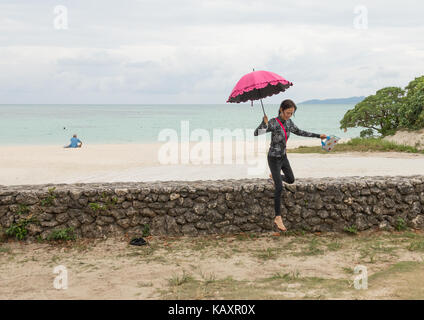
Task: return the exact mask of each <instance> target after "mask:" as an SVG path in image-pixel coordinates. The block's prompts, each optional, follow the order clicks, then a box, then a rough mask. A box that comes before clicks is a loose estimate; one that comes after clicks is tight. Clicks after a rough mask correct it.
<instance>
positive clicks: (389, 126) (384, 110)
mask: <svg viewBox="0 0 424 320" xmlns="http://www.w3.org/2000/svg"><path fill="white" fill-rule="evenodd" d="M403 95H404V91H403V90H402V89H401V88H398V87H387V88H383V89H381V90H378V91H377V92H376V94H374V95H371V96H368V97H366V98H365V99H364V100H362V101H361V102H359V103H358V104H357V105H356V106H355V107H354V109H351V110H348V111H347V112H346V114H345V115H344V117H343V119H342V120H341V121H340V128H341V129H347V128H354V127H363V128H368V130H364V131H366V133H364V134H366V135H369V132H370V129H373V130H375V131H377V132H378V133H380V134H382V135H387V134H390V133H391V132H393V131H394V130H396V128H398V126H399V123H400V117H399V108H400V107H401V104H402V98H403Z"/></svg>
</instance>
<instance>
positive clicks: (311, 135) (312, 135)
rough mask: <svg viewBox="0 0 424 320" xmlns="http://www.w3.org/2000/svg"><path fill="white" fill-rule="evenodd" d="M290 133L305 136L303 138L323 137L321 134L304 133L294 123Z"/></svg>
mask: <svg viewBox="0 0 424 320" xmlns="http://www.w3.org/2000/svg"><path fill="white" fill-rule="evenodd" d="M290 121H291V120H290ZM290 132H293V133H294V134H295V135H298V136H303V137H313V138H321V136H322V135H321V134H318V133H312V132H308V131H304V130H301V129H299V128H298V127H297V126H296V125H295V124H294V122H293V121H291V125H290Z"/></svg>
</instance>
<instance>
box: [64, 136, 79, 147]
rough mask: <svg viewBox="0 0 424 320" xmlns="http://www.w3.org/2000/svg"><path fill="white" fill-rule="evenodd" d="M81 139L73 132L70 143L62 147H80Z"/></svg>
mask: <svg viewBox="0 0 424 320" xmlns="http://www.w3.org/2000/svg"><path fill="white" fill-rule="evenodd" d="M81 146H82V141H81V140H80V139H78V138H77V135H76V134H74V135H73V137H72V138H71V143H70V144H69V145H68V146H64V148H81Z"/></svg>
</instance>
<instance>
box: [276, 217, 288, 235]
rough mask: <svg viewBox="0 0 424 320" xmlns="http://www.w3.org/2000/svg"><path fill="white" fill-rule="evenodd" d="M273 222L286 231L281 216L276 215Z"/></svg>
mask: <svg viewBox="0 0 424 320" xmlns="http://www.w3.org/2000/svg"><path fill="white" fill-rule="evenodd" d="M274 223H275V224H276V225H277V228H278V229H280V230H281V231H287V229H286V227H285V226H284V224H283V219H282V218H281V216H276V217H275V219H274Z"/></svg>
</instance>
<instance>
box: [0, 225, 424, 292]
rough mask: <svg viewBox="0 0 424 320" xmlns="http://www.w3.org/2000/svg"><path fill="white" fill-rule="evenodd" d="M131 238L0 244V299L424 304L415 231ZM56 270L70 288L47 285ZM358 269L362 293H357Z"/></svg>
mask: <svg viewBox="0 0 424 320" xmlns="http://www.w3.org/2000/svg"><path fill="white" fill-rule="evenodd" d="M128 240H129V239H124V238H121V239H118V238H113V239H112V238H111V239H106V240H77V241H70V242H67V243H29V244H27V243H21V242H17V241H9V242H7V243H2V244H1V246H0V283H1V286H0V299H423V298H424V289H423V288H424V233H422V232H418V231H404V232H394V233H393V232H392V233H388V232H373V233H369V232H364V233H361V234H359V235H348V234H331V233H327V234H306V235H303V234H297V235H294V234H292V235H284V236H275V235H273V234H263V235H255V234H240V235H234V236H208V237H196V238H190V237H179V238H169V237H149V238H148V242H149V245H148V246H143V247H136V246H130V245H128ZM59 265H62V266H64V267H66V270H67V277H68V287H67V289H62V290H58V289H55V288H54V280H55V278H56V277H58V276H60V275H64V273H63V272H62V273H57V274H55V273H54V272H53V271H54V268H55V267H57V266H59ZM358 265H362V266H365V267H366V268H367V275H368V288H367V289H361V290H357V289H355V277H358V276H359V275H360V274H355V273H354V269H355V267H356V266H358ZM356 282H357V283H359V284H362V285H364V282H363V281H356ZM61 284H63V282H61Z"/></svg>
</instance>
